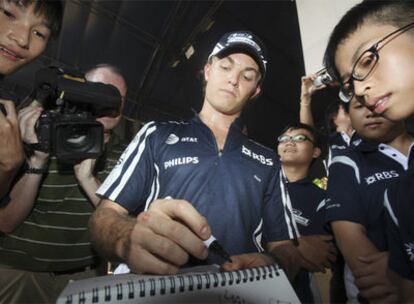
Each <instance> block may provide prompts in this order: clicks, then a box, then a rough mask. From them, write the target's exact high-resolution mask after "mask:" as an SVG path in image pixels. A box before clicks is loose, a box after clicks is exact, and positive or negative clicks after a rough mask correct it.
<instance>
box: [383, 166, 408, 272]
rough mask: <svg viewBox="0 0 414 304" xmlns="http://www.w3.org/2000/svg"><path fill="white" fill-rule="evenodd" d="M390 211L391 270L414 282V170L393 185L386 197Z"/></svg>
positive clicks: (388, 228) (406, 173)
mask: <svg viewBox="0 0 414 304" xmlns="http://www.w3.org/2000/svg"><path fill="white" fill-rule="evenodd" d="M384 206H385V209H386V210H387V212H386V215H387V216H386V220H387V225H386V227H387V229H386V231H387V242H388V251H389V267H390V268H391V269H392V270H393V271H394V272H396V273H398V274H399V275H400V276H402V277H404V278H405V279H408V280H414V169H413V168H410V170H409V171H407V172H405V173H404V174H403V175H402V176H401V177H400V179H399V180H397V181H396V182H395V183H393V184H392V185H390V186H389V187H388V189H387V191H386V192H385V195H384Z"/></svg>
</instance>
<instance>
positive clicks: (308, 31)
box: [296, 0, 361, 74]
mask: <svg viewBox="0 0 414 304" xmlns="http://www.w3.org/2000/svg"><path fill="white" fill-rule="evenodd" d="M359 2H361V0H296V7H297V10H298V18H299V27H300V34H301V39H302V48H303V56H304V61H305V71H306V74H310V73H313V72H316V71H318V70H320V69H321V68H322V67H323V66H322V59H323V53H324V52H325V47H326V43H327V41H328V38H329V35H330V33H331V31H332V30H333V28H334V27H335V25H336V23H337V22H338V20H339V19H340V18H341V17H342V15H343V14H344V13H345V12H346V11H347V10H348V9H349V8H351V7H352V6H354V5H355V4H357V3H359Z"/></svg>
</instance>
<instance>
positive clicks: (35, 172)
mask: <svg viewBox="0 0 414 304" xmlns="http://www.w3.org/2000/svg"><path fill="white" fill-rule="evenodd" d="M86 79H87V80H89V81H93V82H102V83H106V84H111V85H113V86H115V87H116V88H117V89H118V90H119V92H120V95H121V96H122V100H123V102H124V99H125V95H126V91H127V86H126V83H125V80H124V78H123V77H122V75H121V74H120V72H119V71H118V69H117V68H115V67H112V66H109V65H99V66H97V67H95V68H94V69H92V70H90V71H89V72H87V73H86ZM123 102H122V104H121V106H120V109H119V112H118V113H117V116H116V117H100V118H97V121H99V122H101V123H102V124H103V126H104V133H105V135H104V141H105V152H104V154H103V157H99V158H98V160H95V159H86V160H83V161H82V162H80V163H79V164H76V165H74V167H73V168H70V169H71V170H70V171H67V172H62V171H60V170H57V161H56V158H55V157H49V155H48V154H46V153H44V152H41V151H35V152H34V155H33V156H32V157H31V158H30V159H29V161H28V164H29V167H30V168H29V169H28V170H27V171H26V172H25V174H23V175H22V177H21V178H20V179H19V180H18V182H17V183H16V184H15V185H14V187H13V189H12V190H11V193H10V197H11V202H10V204H8V206H7V207H6V211H8V212H7V221H6V223H7V224H6V223H1V224H0V225H1V229H3V231H4V232H7V233H8V234H7V235H5V236H4V237H3V238H0V243H2V246H1V247H2V248H1V249H0V261H1V262H0V263H1V264H2V265H0V302H1V301H6V302H10V301H11V302H29V301H34V302H39V303H45V302H48V303H49V302H54V301H56V299H57V296H58V295H59V293H60V292H61V290H62V289H63V288H64V287H65V286H66V285H67V283H68V282H69V280H75V279H80V278H86V277H93V276H96V275H98V274H99V266H100V262H101V261H100V259H99V258H98V256H97V254H96V253H95V251H93V249H92V246H91V244H90V240H89V233H88V229H87V226H88V220H89V216H90V215H91V213H92V212H93V210H94V208H95V205H96V204H97V202H98V201H99V200H98V197H96V196H95V191H96V190H97V188H98V186H99V185H100V181H101V180H102V179H103V178H104V177H105V176H106V175H107V172H109V171H110V170H111V169H112V167H113V166H114V165H115V164H116V161H117V159H118V158H119V156H120V154H121V152H122V151H123V150H124V148H125V145H123V144H122V143H121V141H120V139H119V138H118V137H117V136H116V135H115V134H112V132H111V130H112V129H113V128H114V127H115V126H116V125H117V124H118V122H119V121H120V119H121V114H120V113H121V111H122V108H123ZM41 111H42V109H41V108H40V107H34V106H29V107H26V108H24V109H22V110H21V111H20V112H19V123H20V128H21V131H22V138H23V140H24V141H25V142H26V143H37V142H38V139H37V136H36V133H35V128H34V126H35V123H36V121H37V119H38V117H39V115H40V113H41ZM102 161H103V162H104V165H103V166H101V165H98V164H101V162H102ZM95 167H98V168H95ZM11 282H12V283H11Z"/></svg>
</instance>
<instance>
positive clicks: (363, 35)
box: [324, 1, 414, 302]
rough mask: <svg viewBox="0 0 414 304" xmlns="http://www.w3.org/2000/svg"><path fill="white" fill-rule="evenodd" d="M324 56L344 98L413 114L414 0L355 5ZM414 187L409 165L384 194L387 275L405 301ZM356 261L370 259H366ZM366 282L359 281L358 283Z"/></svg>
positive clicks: (394, 116) (410, 284)
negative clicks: (387, 258) (387, 254)
mask: <svg viewBox="0 0 414 304" xmlns="http://www.w3.org/2000/svg"><path fill="white" fill-rule="evenodd" d="M324 61H325V65H326V66H327V67H328V69H329V71H330V73H331V75H334V76H335V78H336V79H337V80H338V81H339V83H340V86H341V97H342V98H343V99H344V100H348V101H349V100H351V99H352V98H355V99H356V100H357V101H358V102H359V103H361V104H362V105H364V106H366V107H368V108H369V109H370V110H371V111H373V112H374V113H377V114H379V115H382V116H384V117H386V118H388V119H390V120H394V121H399V120H405V119H406V118H408V117H409V116H412V115H413V114H414V2H413V1H364V2H363V3H361V4H358V5H356V6H355V7H353V8H352V9H351V10H350V11H348V12H347V13H346V14H345V16H343V17H342V19H341V20H340V22H339V23H338V24H337V25H336V27H335V29H334V31H333V33H332V34H331V37H330V39H329V42H328V46H327V49H326V52H325V58H324ZM411 148H412V146H411V147H409V148H408V149H406V151H405V152H406V153H407V155H409V157H408V158H409V159H413V156H412V154H413V153H411V155H410V152H411V150H412V149H411ZM411 162H412V161H411ZM411 166H412V164H411ZM413 189H414V170H413V169H412V168H411V169H409V170H408V171H407V172H406V174H404V175H403V176H401V177H400V178H399V179H398V181H397V182H396V183H392V185H391V186H390V187H388V189H387V190H386V192H385V194H384V195H383V197H382V198H381V199H380V200H381V201H383V204H384V206H385V210H384V214H386V219H387V221H386V223H387V224H386V232H387V241H388V251H389V268H390V270H389V275H390V277H391V278H392V279H393V281H394V282H395V283H396V284H397V287H398V293H399V295H400V300H401V301H402V302H413V301H414V208H413V206H414V193H413ZM361 247H362V246H358V247H357V249H358V248H361ZM374 249H375V248H374ZM372 251H374V250H372ZM358 262H359V263H362V264H363V263H369V261H366V260H364V259H363V258H361V259H359V261H358ZM374 270H375V269H374ZM363 275H364V276H365V278H367V277H368V278H369V276H372V275H371V274H370V273H368V274H367V273H364V274H363ZM366 283H367V280H365V281H364V280H360V284H366ZM379 290H384V289H383V288H381V286H376V287H375V288H371V289H369V290H367V293H369V294H370V295H371V296H373V295H376V294H377V293H378V291H379Z"/></svg>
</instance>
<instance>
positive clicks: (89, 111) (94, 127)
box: [31, 67, 121, 164]
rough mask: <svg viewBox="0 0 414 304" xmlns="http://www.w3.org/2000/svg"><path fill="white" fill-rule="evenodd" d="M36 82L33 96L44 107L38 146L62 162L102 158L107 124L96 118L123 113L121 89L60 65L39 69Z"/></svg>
mask: <svg viewBox="0 0 414 304" xmlns="http://www.w3.org/2000/svg"><path fill="white" fill-rule="evenodd" d="M35 84H36V87H35V90H34V91H33V93H32V94H31V99H34V100H36V101H37V102H38V103H40V104H41V105H42V107H43V109H44V111H43V112H42V114H41V116H40V117H39V120H38V122H37V125H36V134H37V137H38V140H39V143H38V144H37V148H36V149H37V150H40V151H44V152H48V153H50V154H51V155H54V156H56V158H57V160H58V161H60V162H62V163H71V164H74V163H78V162H79V161H81V160H83V159H87V158H98V157H99V155H101V154H102V152H103V149H104V142H103V126H102V124H101V123H99V122H97V121H96V118H97V117H102V116H113V117H114V116H117V115H119V109H120V105H121V95H120V93H119V91H118V89H117V88H115V87H114V86H112V85H107V84H103V83H98V82H88V81H86V80H85V78H84V76H83V74H80V73H77V72H67V71H65V70H63V69H62V68H58V67H50V68H46V69H42V70H39V71H38V72H37V73H36V80H35Z"/></svg>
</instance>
